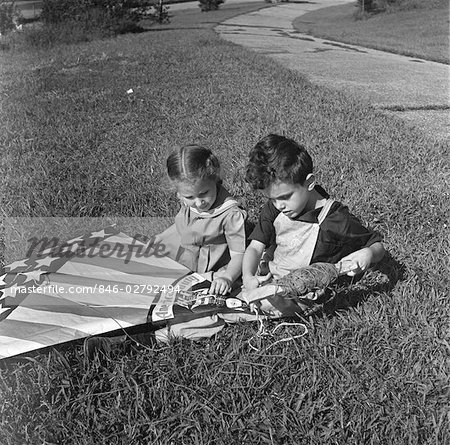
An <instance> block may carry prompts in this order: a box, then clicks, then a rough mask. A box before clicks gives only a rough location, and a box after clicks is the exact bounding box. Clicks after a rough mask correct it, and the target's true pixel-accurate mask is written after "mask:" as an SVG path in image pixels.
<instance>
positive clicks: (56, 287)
mask: <svg viewBox="0 0 450 445" xmlns="http://www.w3.org/2000/svg"><path fill="white" fill-rule="evenodd" d="M145 249H146V246H145V245H144V244H143V243H141V242H139V241H137V240H136V239H134V238H131V237H129V236H127V235H125V234H123V233H120V232H118V231H117V230H115V229H114V228H113V227H108V228H106V229H103V230H101V231H98V232H92V233H89V234H87V235H85V236H82V237H80V238H77V239H73V240H70V241H68V242H66V243H64V245H63V246H62V247H61V246H58V247H53V248H49V249H47V250H44V251H42V252H40V253H39V254H34V255H32V256H31V257H29V258H26V259H24V260H21V261H16V262H14V263H12V264H10V265H8V266H6V267H5V273H4V275H3V276H2V277H0V280H1V281H0V358H6V357H10V356H14V355H17V354H22V353H25V352H29V351H33V350H36V349H40V348H43V347H46V346H51V345H55V344H59V343H64V342H67V341H72V340H76V339H79V338H83V337H87V336H90V335H95V334H101V333H105V332H109V331H114V330H117V329H120V328H127V327H130V326H135V325H139V324H144V323H146V322H147V316H148V311H149V307H150V306H151V305H152V304H155V303H157V301H158V299H159V298H160V296H161V290H164V289H171V287H170V286H172V285H173V284H174V283H175V282H176V281H177V280H178V279H180V278H181V277H183V276H185V275H187V274H189V273H190V271H189V270H188V269H187V268H185V267H184V266H182V265H180V264H178V263H177V262H175V261H173V260H171V259H170V258H167V257H164V256H161V255H158V254H155V252H152V251H147V252H146V250H145Z"/></svg>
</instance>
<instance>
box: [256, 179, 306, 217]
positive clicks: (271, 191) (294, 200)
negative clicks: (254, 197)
mask: <svg viewBox="0 0 450 445" xmlns="http://www.w3.org/2000/svg"><path fill="white" fill-rule="evenodd" d="M312 179H313V180H312V182H311V181H310V179H309V178H307V179H306V181H305V183H304V184H303V185H301V184H293V183H291V182H282V181H278V182H275V183H273V184H271V185H270V186H269V187H267V188H266V189H264V191H263V193H264V195H265V196H266V197H267V198H268V199H270V201H271V202H272V204H273V205H274V206H275V207H276V208H277V210H279V211H280V212H283V213H284V214H285V215H286V216H287V217H289V218H291V219H295V218H296V217H297V216H299V215H300V214H301V213H302V212H304V211H305V210H310V209H309V208H307V207H308V202H309V198H310V196H311V195H310V192H311V190H312V189H313V188H314V177H312Z"/></svg>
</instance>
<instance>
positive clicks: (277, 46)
mask: <svg viewBox="0 0 450 445" xmlns="http://www.w3.org/2000/svg"><path fill="white" fill-rule="evenodd" d="M349 2H352V0H316V1H315V2H314V3H309V2H301V3H279V4H278V5H276V6H273V7H269V8H265V9H261V10H259V11H255V12H252V13H249V14H244V15H240V16H237V17H234V18H232V19H229V20H227V21H225V22H223V23H222V24H220V25H219V26H217V27H216V28H215V30H216V32H218V33H219V34H220V36H221V37H222V38H224V39H226V40H229V41H231V42H233V43H236V44H239V45H242V46H245V47H248V48H250V49H252V50H253V51H257V52H260V53H262V54H265V55H267V56H269V57H271V58H273V59H275V60H277V61H278V62H279V63H280V64H282V65H283V66H285V67H287V68H290V69H292V70H295V71H298V72H300V73H301V74H303V75H305V76H306V77H307V78H308V79H309V80H310V81H311V82H313V83H316V84H319V85H324V86H326V87H329V88H333V89H337V90H340V91H343V92H345V93H346V94H349V95H353V96H354V97H356V98H359V99H363V100H366V101H367V102H369V103H370V104H371V105H373V106H374V107H376V108H378V109H380V110H383V112H385V113H389V114H393V115H395V116H397V117H399V118H402V119H404V120H406V121H409V122H411V123H412V124H413V125H414V126H417V127H420V128H421V129H423V130H424V131H427V133H429V134H430V135H432V136H436V137H438V138H439V139H442V138H443V139H450V136H449V135H450V110H449V108H450V106H449V105H450V103H449V73H450V69H449V66H448V65H445V64H441V63H436V62H430V61H425V60H420V59H414V58H411V57H407V56H401V55H397V54H392V53H387V52H384V51H376V50H372V49H368V48H362V47H358V46H355V45H348V44H343V43H338V42H332V41H329V40H323V39H319V38H316V37H311V36H308V35H305V34H301V33H299V32H298V31H296V30H295V29H294V28H293V27H292V22H293V21H294V19H295V18H297V17H299V16H301V15H304V14H306V13H308V12H310V11H313V10H315V9H320V8H324V7H328V6H336V5H339V4H345V3H349Z"/></svg>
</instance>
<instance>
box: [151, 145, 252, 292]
mask: <svg viewBox="0 0 450 445" xmlns="http://www.w3.org/2000/svg"><path fill="white" fill-rule="evenodd" d="M167 173H168V176H169V178H170V180H171V182H172V184H173V185H174V186H175V188H176V191H177V195H178V198H179V199H180V201H181V208H180V211H179V212H178V214H177V215H176V217H175V223H174V224H173V225H172V226H170V227H169V228H168V229H167V230H165V231H164V232H163V233H161V234H159V235H157V236H156V239H155V242H157V243H158V242H159V243H162V244H163V245H164V246H165V252H167V253H168V256H169V257H171V258H173V259H174V260H176V261H178V262H179V263H181V264H184V265H185V266H186V267H188V268H189V269H191V270H192V271H195V272H198V273H200V274H202V275H203V276H205V278H207V279H209V280H210V281H211V282H212V285H211V287H210V292H211V293H215V294H221V295H224V294H227V293H228V292H230V290H231V288H232V285H233V283H234V282H235V280H236V279H237V278H238V277H239V276H240V275H241V269H242V258H243V255H244V252H245V228H244V225H245V218H246V213H245V211H244V210H242V209H241V208H240V207H239V206H238V203H237V201H236V200H235V199H233V197H232V196H231V195H230V194H229V193H228V191H227V190H226V189H225V188H224V187H223V186H222V180H221V176H220V164H219V160H218V159H217V157H216V156H215V155H214V154H213V153H212V152H211V150H209V149H207V148H204V147H201V146H199V145H187V146H184V147H181V148H180V149H179V150H176V151H174V152H173V153H171V154H170V155H169V157H168V158H167Z"/></svg>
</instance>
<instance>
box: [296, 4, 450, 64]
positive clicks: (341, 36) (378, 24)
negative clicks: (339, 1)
mask: <svg viewBox="0 0 450 445" xmlns="http://www.w3.org/2000/svg"><path fill="white" fill-rule="evenodd" d="M424 4H426V3H424ZM357 12H358V8H357V7H356V6H355V4H346V5H341V6H332V7H329V8H323V9H319V10H317V11H313V12H310V13H308V14H305V15H303V16H301V17H298V18H297V19H296V20H295V21H294V23H293V26H294V28H295V29H297V30H298V31H300V32H302V33H305V34H310V35H312V36H315V37H320V38H324V39H330V40H336V41H339V42H345V43H350V44H354V45H361V46H366V47H368V48H375V49H380V50H385V51H390V52H393V53H398V54H405V55H408V56H413V57H420V58H423V59H426V60H433V61H436V62H442V63H447V64H448V63H449V62H450V58H449V57H450V56H449V54H450V53H449V38H448V32H449V6H448V2H447V1H446V0H439V1H436V2H434V7H433V8H430V9H428V8H426V7H425V6H424V7H423V8H421V9H411V10H397V11H392V12H385V13H380V14H375V15H369V16H367V18H366V19H363V20H357V19H356V17H355V14H356V13H357Z"/></svg>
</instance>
